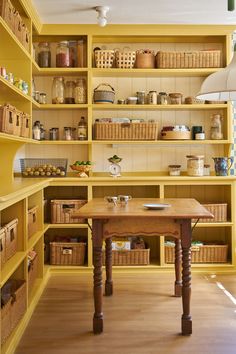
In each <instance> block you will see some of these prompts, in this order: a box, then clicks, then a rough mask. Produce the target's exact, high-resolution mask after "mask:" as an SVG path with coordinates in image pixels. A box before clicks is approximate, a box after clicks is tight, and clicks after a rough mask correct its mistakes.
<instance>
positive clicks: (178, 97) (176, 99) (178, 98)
mask: <svg viewBox="0 0 236 354" xmlns="http://www.w3.org/2000/svg"><path fill="white" fill-rule="evenodd" d="M169 97H170V104H182V97H183V95H182V93H177V92H176V93H169Z"/></svg>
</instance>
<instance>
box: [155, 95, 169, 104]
mask: <svg viewBox="0 0 236 354" xmlns="http://www.w3.org/2000/svg"><path fill="white" fill-rule="evenodd" d="M157 104H168V96H167V93H166V92H159V95H158V96H157Z"/></svg>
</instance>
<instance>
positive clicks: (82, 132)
mask: <svg viewBox="0 0 236 354" xmlns="http://www.w3.org/2000/svg"><path fill="white" fill-rule="evenodd" d="M86 139H87V123H86V121H85V118H84V117H81V118H80V121H79V124H78V140H86Z"/></svg>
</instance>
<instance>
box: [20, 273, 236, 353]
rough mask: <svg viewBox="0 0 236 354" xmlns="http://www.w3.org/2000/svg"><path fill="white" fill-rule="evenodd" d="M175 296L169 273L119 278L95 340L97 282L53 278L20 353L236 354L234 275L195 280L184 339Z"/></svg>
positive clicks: (116, 276) (106, 299)
mask: <svg viewBox="0 0 236 354" xmlns="http://www.w3.org/2000/svg"><path fill="white" fill-rule="evenodd" d="M222 286H223V288H222ZM224 288H225V289H226V290H228V291H229V292H230V293H231V294H232V296H235V303H234V302H233V301H234V297H233V298H232V299H230V298H229V294H227V293H225V292H224ZM172 293H173V275H172V274H169V273H168V274H164V273H162V274H159V273H158V274H155V273H153V272H150V273H148V272H143V273H138V274H137V273H125V272H124V273H115V274H114V295H113V297H104V318H105V323H104V333H103V334H100V335H96V336H94V335H93V333H92V316H93V299H92V275H91V274H81V275H73V276H72V275H71V276H65V275H63V276H61V275H55V276H52V277H51V278H50V280H49V283H48V285H47V288H46V290H45V291H44V293H43V296H42V298H41V299H40V301H39V304H38V306H37V308H36V311H35V313H34V314H33V316H32V319H31V321H30V323H29V325H28V327H27V329H26V331H25V333H24V335H23V337H22V340H21V342H20V343H19V346H18V348H17V350H16V354H88V353H91V354H235V353H236V275H224V276H215V277H210V276H208V275H204V274H202V275H198V274H194V275H193V279H192V310H191V313H192V318H193V334H192V336H187V337H183V336H182V335H180V325H181V322H180V318H181V314H182V303H181V299H180V298H175V297H173V296H171V295H172Z"/></svg>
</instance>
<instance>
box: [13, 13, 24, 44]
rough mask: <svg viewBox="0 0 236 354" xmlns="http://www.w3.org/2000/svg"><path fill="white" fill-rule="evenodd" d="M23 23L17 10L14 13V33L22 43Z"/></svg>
mask: <svg viewBox="0 0 236 354" xmlns="http://www.w3.org/2000/svg"><path fill="white" fill-rule="evenodd" d="M22 32H23V21H22V18H21V15H20V14H19V12H18V11H17V10H15V11H14V33H15V35H16V37H17V38H18V39H19V41H20V42H21V43H22Z"/></svg>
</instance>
